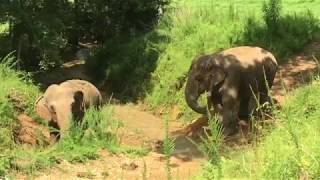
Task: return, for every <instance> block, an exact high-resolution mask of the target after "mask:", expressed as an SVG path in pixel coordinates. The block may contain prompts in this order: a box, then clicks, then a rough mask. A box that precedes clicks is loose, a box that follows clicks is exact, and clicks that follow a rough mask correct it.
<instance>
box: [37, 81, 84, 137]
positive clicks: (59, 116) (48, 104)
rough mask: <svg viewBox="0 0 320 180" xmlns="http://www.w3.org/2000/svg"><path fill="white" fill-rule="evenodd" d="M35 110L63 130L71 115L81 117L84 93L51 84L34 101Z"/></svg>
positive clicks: (67, 124) (66, 126)
mask: <svg viewBox="0 0 320 180" xmlns="http://www.w3.org/2000/svg"><path fill="white" fill-rule="evenodd" d="M35 111H36V113H37V114H38V115H39V116H40V117H41V118H43V119H45V120H47V121H49V123H50V124H54V125H55V126H57V127H58V128H59V129H60V131H63V130H65V129H67V128H68V126H69V123H70V119H71V117H74V118H75V119H80V118H82V117H83V115H84V94H83V92H82V91H79V90H74V89H72V88H68V87H62V86H59V85H51V86H49V87H48V89H47V90H46V92H45V93H44V95H43V96H42V97H40V98H39V99H38V100H37V101H36V105H35Z"/></svg>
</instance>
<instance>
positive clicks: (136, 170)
mask: <svg viewBox="0 0 320 180" xmlns="http://www.w3.org/2000/svg"><path fill="white" fill-rule="evenodd" d="M306 49H307V50H305V51H303V52H304V53H301V54H299V55H297V56H294V57H292V58H291V59H289V61H288V62H287V63H285V64H283V65H281V66H280V67H279V71H278V73H277V75H276V78H275V81H274V85H273V87H272V94H273V97H274V98H275V99H276V101H277V102H278V103H279V104H280V105H281V104H283V102H284V101H285V99H286V94H287V92H288V91H290V90H292V89H294V88H296V87H298V86H301V85H303V84H305V83H307V82H308V81H309V80H310V75H311V74H312V73H314V72H316V70H317V68H316V67H317V65H316V63H315V61H314V59H313V57H312V55H313V54H314V53H315V52H316V53H318V52H320V43H313V44H311V45H310V46H308V47H306ZM115 117H116V119H118V120H121V121H123V122H124V124H125V128H124V129H122V130H120V133H119V137H120V140H121V143H122V144H125V145H130V146H135V147H141V146H143V147H146V148H150V149H151V150H152V151H151V152H150V153H149V154H148V155H147V156H144V157H141V158H129V157H128V156H126V155H124V154H119V155H111V154H109V153H108V152H107V151H105V150H103V151H101V153H100V155H101V157H100V158H99V159H97V160H92V161H89V162H87V163H85V164H70V163H68V162H65V161H63V162H62V163H61V164H59V165H57V167H55V168H52V169H49V170H48V169H47V170H45V171H44V172H40V173H38V174H37V176H36V177H35V179H39V180H40V179H41V180H42V179H143V177H146V178H147V179H157V180H159V179H166V178H167V175H166V170H165V158H164V155H163V154H162V152H161V140H162V139H163V137H164V127H163V122H162V120H161V119H160V118H158V117H156V116H154V115H152V114H151V113H148V112H144V111H141V110H139V108H137V107H136V106H133V105H115ZM173 117H174V116H173ZM194 124H197V121H195V122H194ZM190 127H192V125H191V126H189V128H190ZM185 129H186V128H185V127H184V126H183V125H182V124H181V123H179V122H177V121H175V120H170V122H169V132H170V134H171V136H172V137H174V138H175V151H174V153H173V156H172V157H171V164H170V165H171V168H172V176H173V178H174V179H188V178H190V177H192V176H193V175H196V174H197V173H199V170H200V169H201V165H202V163H203V162H204V161H205V160H206V159H205V157H204V156H203V155H202V154H201V153H200V152H199V151H198V149H197V148H196V147H195V145H194V144H192V143H191V142H190V141H189V140H188V137H187V136H186V134H185V131H183V130H185ZM17 179H25V177H24V176H20V177H17Z"/></svg>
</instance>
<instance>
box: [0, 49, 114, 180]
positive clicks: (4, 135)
mask: <svg viewBox="0 0 320 180" xmlns="http://www.w3.org/2000/svg"><path fill="white" fill-rule="evenodd" d="M14 62H15V58H14V57H13V56H11V55H8V56H6V57H5V58H3V59H2V60H1V63H0V79H1V84H0V117H1V119H0V151H1V155H0V177H3V176H6V175H8V174H10V173H12V172H14V171H20V172H21V171H22V172H25V173H28V174H32V173H34V172H35V171H38V170H39V169H42V168H47V167H50V166H53V165H55V164H57V163H58V162H59V161H60V160H61V159H65V160H68V161H70V162H84V161H87V160H88V159H94V158H97V157H98V156H99V153H98V150H100V149H101V148H106V149H116V148H115V147H118V143H117V136H116V130H117V128H118V127H119V124H118V123H117V122H118V121H115V120H114V119H113V118H112V114H113V110H112V107H111V106H105V107H103V108H102V110H99V111H98V110H96V109H94V108H92V109H88V110H87V111H86V113H85V116H84V118H83V119H82V121H80V122H79V123H74V124H73V125H72V126H71V128H70V129H69V131H68V133H67V135H66V137H64V138H63V139H61V140H60V141H59V142H58V143H57V144H55V145H52V146H49V147H43V146H38V147H37V148H34V149H33V148H24V147H23V146H20V145H18V144H16V143H15V142H14V129H15V127H16V125H17V120H16V115H17V113H18V112H16V109H15V104H13V102H12V101H10V100H9V96H8V95H15V94H18V95H19V98H21V102H24V104H23V105H22V111H24V113H27V114H29V115H31V116H33V117H36V115H35V114H34V112H33V103H34V100H35V99H36V98H37V97H38V96H39V94H40V92H39V90H38V88H37V87H36V86H34V85H32V84H31V83H30V82H29V81H28V78H26V77H27V76H26V74H25V73H22V72H18V71H16V70H14V65H15V63H14Z"/></svg>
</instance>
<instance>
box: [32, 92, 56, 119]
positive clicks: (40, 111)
mask: <svg viewBox="0 0 320 180" xmlns="http://www.w3.org/2000/svg"><path fill="white" fill-rule="evenodd" d="M34 111H35V112H36V113H37V115H38V116H39V117H41V118H42V119H45V120H47V121H51V120H52V116H51V113H50V111H49V109H48V108H47V106H46V103H45V99H44V97H43V96H40V97H39V98H38V99H37V100H36V101H35V107H34Z"/></svg>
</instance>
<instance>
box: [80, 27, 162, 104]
mask: <svg viewBox="0 0 320 180" xmlns="http://www.w3.org/2000/svg"><path fill="white" fill-rule="evenodd" d="M163 40H164V39H163V38H162V37H161V36H160V35H159V34H158V33H156V32H153V33H149V34H148V35H146V36H141V37H137V38H134V39H130V38H124V39H122V40H110V41H109V42H107V43H106V44H105V46H104V48H102V49H101V50H99V51H98V52H97V53H96V54H95V56H94V57H93V58H91V59H89V61H87V64H86V65H87V66H86V67H87V69H88V70H89V72H90V73H91V74H92V75H94V77H95V79H96V80H97V81H99V80H104V81H106V83H105V84H106V85H107V86H106V88H107V91H108V92H113V93H114V96H115V97H116V98H117V99H120V100H122V101H128V100H131V101H136V100H138V98H139V97H143V96H144V95H145V93H146V92H147V90H148V89H149V88H150V78H151V77H150V74H151V72H153V71H154V69H155V68H156V65H157V64H156V63H157V60H158V57H159V48H160V47H157V44H158V43H161V41H163ZM119 82H121V83H119ZM109 84H112V86H109Z"/></svg>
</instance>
